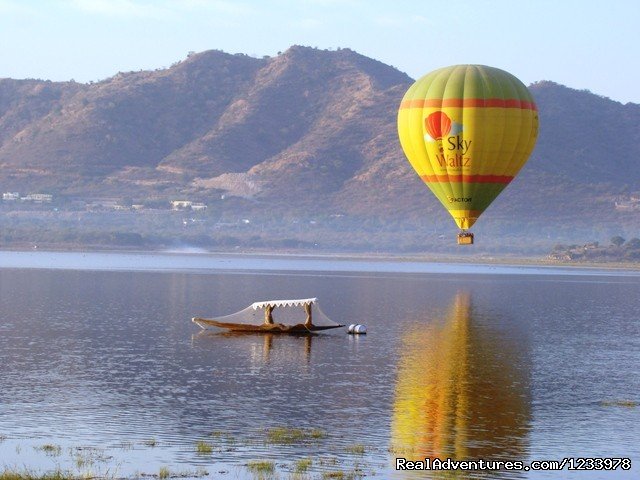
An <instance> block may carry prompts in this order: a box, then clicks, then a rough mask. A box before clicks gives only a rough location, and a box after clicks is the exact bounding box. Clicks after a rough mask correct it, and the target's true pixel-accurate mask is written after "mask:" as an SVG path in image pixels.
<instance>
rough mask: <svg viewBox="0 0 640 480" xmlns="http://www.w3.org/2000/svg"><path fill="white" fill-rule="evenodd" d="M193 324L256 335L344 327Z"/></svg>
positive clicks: (204, 320) (205, 321)
mask: <svg viewBox="0 0 640 480" xmlns="http://www.w3.org/2000/svg"><path fill="white" fill-rule="evenodd" d="M191 321H192V322H193V323H195V324H196V325H198V326H199V327H200V328H203V329H205V330H209V329H214V328H222V329H225V330H230V331H233V332H254V333H309V332H321V331H323V330H331V329H332V328H340V327H344V325H330V326H323V325H312V326H310V327H307V326H306V325H305V324H304V323H298V324H296V325H285V324H283V323H273V324H266V323H265V324H262V325H250V324H246V323H228V322H220V321H218V320H214V319H210V318H200V317H194V318H192V319H191Z"/></svg>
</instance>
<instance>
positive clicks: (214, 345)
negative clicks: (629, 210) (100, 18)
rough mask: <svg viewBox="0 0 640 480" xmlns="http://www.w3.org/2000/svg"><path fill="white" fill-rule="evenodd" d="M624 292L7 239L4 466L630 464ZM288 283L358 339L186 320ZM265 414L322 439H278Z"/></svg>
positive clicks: (317, 472) (631, 399)
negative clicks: (87, 249)
mask: <svg viewBox="0 0 640 480" xmlns="http://www.w3.org/2000/svg"><path fill="white" fill-rule="evenodd" d="M639 294H640V275H638V272H607V271H601V270H580V269H553V268H533V267H528V268H525V267H506V266H505V267H492V266H471V265H434V264H423V263H407V262H366V261H330V260H312V259H306V260H305V259H286V258H280V259H273V258H272V259H259V258H246V257H244V258H241V257H233V256H224V257H214V256H202V255H193V256H184V255H164V256H163V255H133V254H131V255H126V254H84V255H83V254H49V253H43V252H38V253H16V252H1V253H0V366H1V369H0V469H2V468H3V467H4V468H11V469H18V470H24V468H25V467H26V468H29V469H30V470H32V471H39V472H44V471H48V470H52V469H55V468H62V469H71V470H73V471H82V472H87V471H90V472H93V473H96V474H100V475H109V476H133V475H136V474H141V473H152V474H157V473H158V472H159V470H160V468H161V467H167V468H169V470H170V471H171V472H175V473H185V474H190V475H196V474H200V473H202V472H201V470H202V469H206V471H207V472H208V473H209V478H254V475H253V474H252V473H251V472H250V470H249V469H247V468H246V464H247V462H249V461H251V460H260V459H268V460H273V461H275V462H276V465H277V471H278V476H279V478H290V477H291V478H321V475H322V472H325V473H326V472H335V471H343V472H345V473H349V472H361V473H363V474H366V475H367V476H371V475H374V474H375V476H376V477H377V478H443V477H442V476H434V477H430V476H429V475H428V474H426V473H424V472H423V473H421V474H408V473H403V472H395V470H394V468H393V467H394V460H395V458H396V457H397V456H404V457H406V458H411V459H423V458H425V457H440V458H446V457H451V458H457V459H465V458H483V459H490V460H499V459H503V460H523V461H525V462H529V461H531V460H541V459H545V460H548V459H553V460H555V459H557V460H561V459H562V458H564V457H628V458H631V460H632V463H633V467H632V470H631V471H622V470H617V471H616V472H584V471H580V472H568V471H566V470H565V471H563V472H562V473H560V474H559V473H558V472H555V473H552V472H551V473H549V472H547V473H543V472H517V473H513V472H512V473H504V472H503V473H502V474H500V475H497V474H494V475H488V476H487V475H485V476H484V477H483V478H487V477H488V478H494V477H495V478H497V477H500V478H581V479H582V478H584V479H600V478H602V479H614V478H615V479H618V478H638V472H639V471H640V469H639V468H638V462H640V455H639V453H640V407H637V406H634V404H635V403H637V402H640V393H639V392H640V389H639V387H640V318H639V317H640V313H639V312H640V299H639ZM288 297H290V298H296V297H297V298H307V297H319V298H320V304H321V306H322V308H323V310H324V312H325V313H326V314H327V315H328V316H329V317H330V318H332V319H334V320H336V321H339V322H340V323H346V324H349V323H365V324H366V325H367V326H368V328H369V334H368V335H366V336H361V337H353V336H349V335H346V333H345V332H344V331H337V332H334V333H332V334H323V335H318V336H315V337H289V336H275V337H270V336H259V335H258V336H256V335H249V336H228V335H224V334H204V333H201V332H200V330H199V328H198V327H196V326H195V325H193V324H192V323H191V322H190V318H191V317H192V316H196V315H198V316H214V315H221V314H227V313H232V312H235V311H238V310H240V309H242V308H244V307H246V306H247V305H249V304H250V303H252V302H254V301H258V300H267V299H271V298H288ZM279 427H290V428H302V429H309V430H311V429H319V430H322V431H323V432H326V435H325V436H323V437H322V438H317V439H307V440H305V441H303V442H295V443H294V444H285V445H279V444H273V442H272V441H270V440H269V438H268V432H269V431H270V429H273V428H279ZM198 441H206V442H207V443H208V444H210V445H212V447H213V451H212V452H211V453H205V454H202V453H198V452H197V450H196V442H198ZM305 458H312V459H313V462H312V466H311V468H310V470H309V471H308V472H307V474H306V476H298V477H295V475H294V474H293V472H294V470H295V461H296V460H300V459H305ZM481 477H482V476H481V475H478V476H477V478H481ZM446 478H452V477H446ZM455 478H476V477H474V476H473V475H471V474H465V475H463V476H458V477H455Z"/></svg>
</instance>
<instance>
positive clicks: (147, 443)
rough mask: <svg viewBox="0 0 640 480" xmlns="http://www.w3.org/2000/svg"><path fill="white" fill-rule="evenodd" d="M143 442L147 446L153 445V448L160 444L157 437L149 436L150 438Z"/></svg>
mask: <svg viewBox="0 0 640 480" xmlns="http://www.w3.org/2000/svg"><path fill="white" fill-rule="evenodd" d="M142 443H143V444H144V445H145V446H147V447H151V448H153V447H155V446H157V445H158V442H157V440H156V439H155V438H148V439H146V440H145V441H144V442H142Z"/></svg>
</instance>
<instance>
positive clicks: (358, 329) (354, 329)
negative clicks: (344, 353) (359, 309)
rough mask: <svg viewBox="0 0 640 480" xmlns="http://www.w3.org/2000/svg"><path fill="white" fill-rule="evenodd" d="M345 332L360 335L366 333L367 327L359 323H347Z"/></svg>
mask: <svg viewBox="0 0 640 480" xmlns="http://www.w3.org/2000/svg"><path fill="white" fill-rule="evenodd" d="M347 332H348V333H350V334H352V335H362V334H365V333H367V327H366V326H365V325H360V324H359V323H352V324H351V325H349V328H348V329H347Z"/></svg>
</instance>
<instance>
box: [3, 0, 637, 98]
mask: <svg viewBox="0 0 640 480" xmlns="http://www.w3.org/2000/svg"><path fill="white" fill-rule="evenodd" d="M639 23H640V1H638V0H609V1H601V0H599V1H596V0H582V1H572V0H549V1H547V0H495V1H491V0H486V1H482V0H468V1H462V0H438V1H434V0H422V1H419V0H415V1H413V0H405V1H403V0H395V1H392V0H389V1H376V0H307V1H305V0H298V1H295V0H264V1H258V0H253V1H252V0H238V1H233V0H0V59H1V61H0V78H3V77H11V78H42V79H50V80H69V79H72V78H73V79H75V80H76V81H80V82H86V81H89V80H101V79H104V78H106V77H109V76H112V75H114V74H115V73H117V72H118V71H130V70H141V69H155V68H160V67H168V66H170V65H171V64H172V63H174V62H176V61H178V60H182V59H184V58H185V57H186V56H187V53H188V52H189V51H196V52H200V51H203V50H209V49H220V50H224V51H226V52H229V53H238V52H241V53H247V54H250V55H255V56H263V55H275V54H276V53H277V52H278V51H283V50H286V49H287V48H288V47H289V46H291V45H293V44H297V45H307V46H312V47H319V48H323V49H324V48H336V47H348V48H351V49H353V50H356V51H357V52H359V53H361V54H363V55H367V56H369V57H372V58H375V59H377V60H380V61H382V62H384V63H387V64H390V65H393V66H395V67H396V68H398V69H399V70H402V71H404V72H406V73H408V74H409V75H410V76H411V77H413V78H418V77H420V76H422V75H423V74H425V73H427V72H429V71H430V70H433V69H434V68H438V67H441V66H446V65H451V64H456V63H481V64H486V65H491V66H494V67H498V68H502V69H505V70H508V71H510V72H511V73H513V74H514V75H516V76H517V77H519V78H520V79H521V80H522V81H523V82H525V83H526V84H529V83H531V82H535V81H538V80H553V81H555V82H558V83H561V84H564V85H567V86H569V87H572V88H577V89H589V90H591V91H592V92H594V93H597V94H599V95H604V96H607V97H610V98H611V99H613V100H617V101H620V102H623V103H626V102H635V103H640V87H639V84H640V82H639V78H640V54H639V52H638V49H639V48H640V26H639V25H638V24H639Z"/></svg>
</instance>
